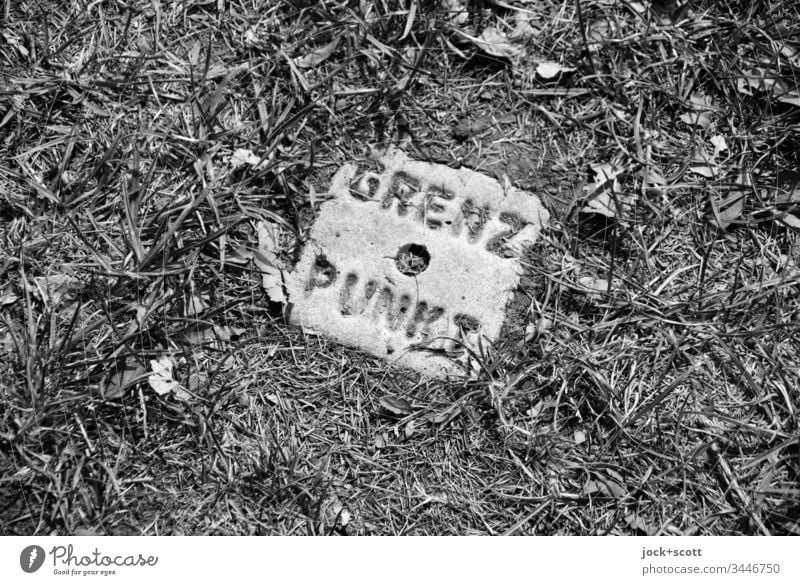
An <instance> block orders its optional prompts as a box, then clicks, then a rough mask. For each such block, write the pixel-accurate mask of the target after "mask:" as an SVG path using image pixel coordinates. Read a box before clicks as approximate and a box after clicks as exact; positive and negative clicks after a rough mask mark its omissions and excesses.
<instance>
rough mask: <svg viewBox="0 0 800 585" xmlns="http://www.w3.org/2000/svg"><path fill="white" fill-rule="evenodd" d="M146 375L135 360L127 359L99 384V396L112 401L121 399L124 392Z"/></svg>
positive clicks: (145, 371)
mask: <svg viewBox="0 0 800 585" xmlns="http://www.w3.org/2000/svg"><path fill="white" fill-rule="evenodd" d="M146 375H147V370H146V369H145V367H144V366H143V365H142V364H140V363H139V362H138V361H137V360H136V359H135V358H133V357H130V356H129V357H128V358H127V359H126V360H125V362H124V364H123V365H118V366H117V367H116V368H115V369H114V372H113V373H112V374H111V375H110V376H108V377H106V378H104V379H103V381H102V382H101V383H100V388H101V394H102V395H103V397H104V398H110V399H112V400H114V399H116V398H122V396H124V395H125V391H126V390H127V389H128V388H130V387H132V386H134V385H135V384H137V383H138V382H140V381H141V380H143V379H144V377H145V376H146Z"/></svg>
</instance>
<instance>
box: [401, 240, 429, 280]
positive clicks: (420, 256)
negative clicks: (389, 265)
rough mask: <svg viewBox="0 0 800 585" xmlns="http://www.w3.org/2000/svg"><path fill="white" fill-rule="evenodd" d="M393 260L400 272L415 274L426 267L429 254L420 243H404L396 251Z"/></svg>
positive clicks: (407, 274)
mask: <svg viewBox="0 0 800 585" xmlns="http://www.w3.org/2000/svg"><path fill="white" fill-rule="evenodd" d="M394 262H395V264H396V265H397V269H398V270H399V271H400V272H401V273H403V274H405V275H406V276H416V275H417V274H420V273H421V272H424V271H425V270H426V269H427V268H428V264H430V262H431V255H430V252H428V249H427V248H426V247H425V246H423V245H422V244H406V245H405V246H401V247H400V249H399V250H398V251H397V256H396V257H395V259H394Z"/></svg>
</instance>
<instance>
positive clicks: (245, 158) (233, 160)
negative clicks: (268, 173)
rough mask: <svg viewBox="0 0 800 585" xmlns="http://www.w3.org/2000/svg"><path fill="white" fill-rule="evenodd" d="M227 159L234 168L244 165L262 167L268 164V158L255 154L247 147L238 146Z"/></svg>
mask: <svg viewBox="0 0 800 585" xmlns="http://www.w3.org/2000/svg"><path fill="white" fill-rule="evenodd" d="M227 160H228V164H229V165H231V168H232V169H238V168H239V167H241V166H244V165H248V166H251V167H254V168H255V169H260V168H263V167H265V166H266V165H267V161H266V160H262V159H261V157H260V156H258V155H257V154H254V153H253V151H252V150H250V149H247V148H237V149H236V150H234V151H233V154H232V155H231V156H229V157H228V159H227Z"/></svg>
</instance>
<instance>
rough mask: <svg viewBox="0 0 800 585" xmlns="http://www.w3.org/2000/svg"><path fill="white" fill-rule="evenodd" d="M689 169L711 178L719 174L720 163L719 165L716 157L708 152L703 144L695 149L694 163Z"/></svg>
mask: <svg viewBox="0 0 800 585" xmlns="http://www.w3.org/2000/svg"><path fill="white" fill-rule="evenodd" d="M689 170H690V171H691V172H693V173H695V174H698V175H701V176H703V177H706V178H707V179H711V178H713V177H716V176H717V175H718V174H719V165H717V162H716V159H715V157H714V156H713V155H710V154H708V151H706V149H705V148H704V147H703V146H702V145H701V146H698V147H697V148H696V149H695V151H694V156H693V157H692V165H691V167H690V168H689Z"/></svg>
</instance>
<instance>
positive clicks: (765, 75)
mask: <svg viewBox="0 0 800 585" xmlns="http://www.w3.org/2000/svg"><path fill="white" fill-rule="evenodd" d="M736 89H737V90H738V91H739V93H742V94H744V95H753V92H754V91H759V92H764V93H766V94H770V95H772V97H774V98H775V99H777V100H778V101H779V102H782V103H785V104H790V105H793V106H800V91H799V90H798V89H797V87H796V85H795V84H794V80H793V79H789V80H788V81H787V79H786V78H784V77H782V76H781V75H780V73H778V72H777V71H774V70H772V69H763V68H761V67H754V68H752V69H747V70H745V71H743V72H742V76H741V77H739V78H738V79H737V80H736Z"/></svg>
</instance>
